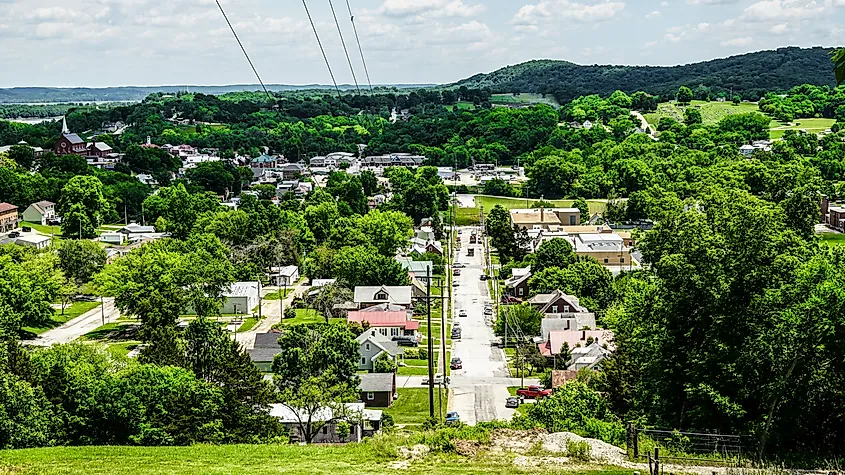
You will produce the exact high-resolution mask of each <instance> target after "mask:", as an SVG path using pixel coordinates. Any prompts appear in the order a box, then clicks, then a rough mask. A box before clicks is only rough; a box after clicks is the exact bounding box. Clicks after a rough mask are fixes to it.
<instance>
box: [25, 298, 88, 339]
mask: <svg viewBox="0 0 845 475" xmlns="http://www.w3.org/2000/svg"><path fill="white" fill-rule="evenodd" d="M99 306H100V302H74V303H72V304H70V305H68V306H67V307H65V313H64V315H62V310H61V309H57V310H56V313H55V314H54V315H53V318H52V319H50V321H49V322H47V323H45V324H44V325H40V326H37V327H23V331H24V332H27V333H32V334H33V335H40V334H42V333H44V332H46V331H47V330H52V329H53V328H56V327H58V326H61V325H63V324H65V323H67V322H69V321H70V320H73V319H74V318H76V317H78V316H80V315H82V314H83V313H85V312H87V311H89V310H93V309H95V308H97V307H99Z"/></svg>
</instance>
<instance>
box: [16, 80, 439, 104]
mask: <svg viewBox="0 0 845 475" xmlns="http://www.w3.org/2000/svg"><path fill="white" fill-rule="evenodd" d="M431 86H433V84H380V85H378V86H375V85H374V87H396V88H398V89H408V88H425V87H431ZM339 87H340V89H341V90H350V89H353V88H354V86H352V85H348V84H342V85H340V86H339ZM186 89H187V90H189V91H190V92H193V93H203V94H226V93H228V92H242V91H260V90H261V86H260V85H258V84H234V85H227V86H121V87H103V88H87V87H71V88H64V87H13V88H7V89H0V104H3V103H6V104H8V103H17V104H20V103H33V102H35V103H41V102H46V103H55V102H134V101H140V100H142V99H144V98H145V97H147V96H148V95H150V94H152V93H154V92H163V93H165V94H173V93H176V92H180V91H185V90H186ZM267 89H269V90H271V91H305V90H328V91H331V90H333V89H334V86H326V85H324V84H307V85H302V86H294V85H289V84H268V85H267Z"/></svg>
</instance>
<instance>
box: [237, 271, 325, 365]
mask: <svg viewBox="0 0 845 475" xmlns="http://www.w3.org/2000/svg"><path fill="white" fill-rule="evenodd" d="M304 283H305V280H303V281H302V282H300V283H298V284H297V285H296V286H294V287H293V290H292V291H290V292H288V294H287V297H285V299H284V301H283V302H280V301H278V300H263V299H262V301H261V316H262V317H263V318H262V320H261V321H259V322H258V323H257V324H256V325H255V326H254V327H252V329H251V330H250V331H248V332H243V333H237V334H235V333H233V334H232V335H233V338H235V339H236V340H238V341H240V342H243V344H244V347H245V348H248V349H249V348H253V347H254V346H255V335H256V334H258V333H267V332H268V331H270V330H271V329H272V327H273V325H275V324H277V323H279V322H280V321H282V307H283V306H284V308H288V307H290V305H291V303H292V302H293V299H294V297H295V296H297V295H302V294H303V293H304V292H306V291H307V289H309V288H310V287H308V286H307V285H305V284H304ZM288 288H290V287H288ZM278 291H279V288H278V287H264V288H262V289H261V295H262V296H265V295H267V294H271V293H273V292H278ZM282 304H284V305H282Z"/></svg>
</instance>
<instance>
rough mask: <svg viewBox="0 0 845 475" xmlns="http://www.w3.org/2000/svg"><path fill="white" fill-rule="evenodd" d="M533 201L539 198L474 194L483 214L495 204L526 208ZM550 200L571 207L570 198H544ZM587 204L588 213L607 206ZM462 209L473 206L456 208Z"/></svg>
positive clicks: (588, 202) (599, 202)
mask: <svg viewBox="0 0 845 475" xmlns="http://www.w3.org/2000/svg"><path fill="white" fill-rule="evenodd" d="M535 201H539V199H527V200H526V199H525V198H503V197H498V196H495V197H494V196H476V197H475V206H476V207H480V206H483V207H484V214H485V215H487V213H489V212H490V210H491V209H493V207H494V206H496V205H501V206H502V207H503V208H505V209H516V208H528V207H529V206H531V205H532V204H534V202H535ZM546 201H549V202H551V203H552V204H553V205H554V206H556V207H559V208H571V207H572V203H573V201H572V200H546ZM587 204H588V205H589V206H590V213H602V212H604V209H605V208H606V207H607V205H606V204H605V202H604V201H601V200H587ZM462 209H471V210H473V208H458V211H460V210H462ZM473 211H474V212H475V213H476V214H477V213H478V210H477V209H474V210H473Z"/></svg>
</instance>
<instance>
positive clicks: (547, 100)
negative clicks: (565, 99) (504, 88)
mask: <svg viewBox="0 0 845 475" xmlns="http://www.w3.org/2000/svg"><path fill="white" fill-rule="evenodd" d="M490 103H491V104H526V105H529V104H548V105H550V106H552V107H560V104H558V102H557V101H556V100H555V98H554V97H551V96H546V97H543V95H542V94H533V93H527V92H523V93H521V94H520V95H518V96H514V95H513V94H493V95H492V96H491V97H490Z"/></svg>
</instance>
